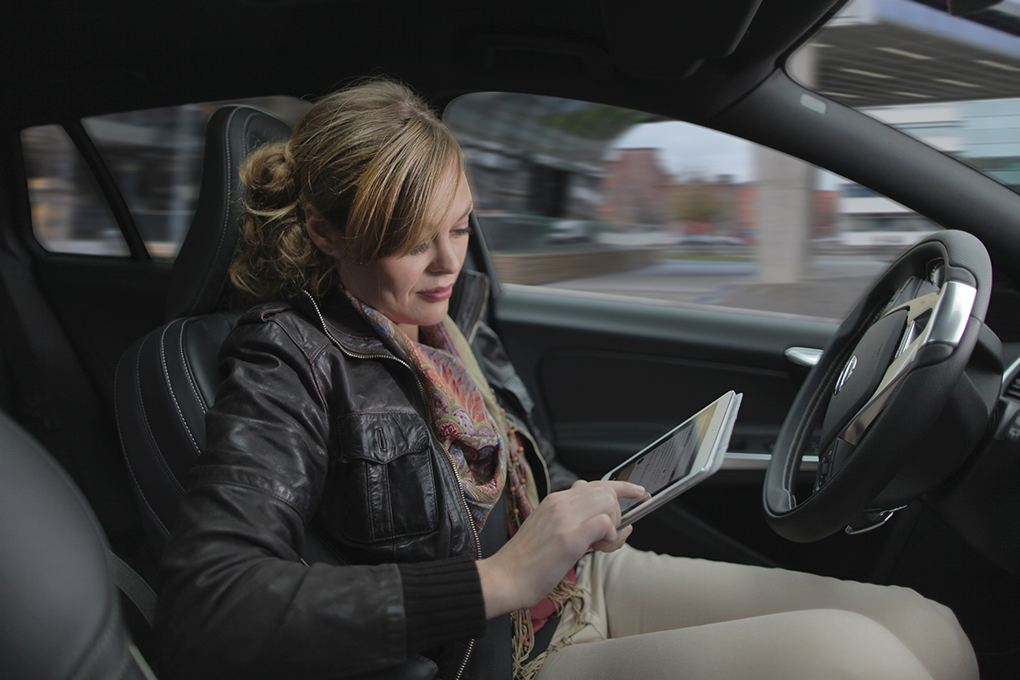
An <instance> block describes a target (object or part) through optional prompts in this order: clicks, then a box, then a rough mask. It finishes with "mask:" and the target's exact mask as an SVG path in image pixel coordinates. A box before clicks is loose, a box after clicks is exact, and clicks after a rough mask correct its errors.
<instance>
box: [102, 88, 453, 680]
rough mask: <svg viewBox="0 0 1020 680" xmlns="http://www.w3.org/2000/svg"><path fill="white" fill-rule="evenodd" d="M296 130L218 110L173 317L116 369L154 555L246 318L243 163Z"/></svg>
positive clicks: (317, 544) (318, 543) (429, 668)
mask: <svg viewBox="0 0 1020 680" xmlns="http://www.w3.org/2000/svg"><path fill="white" fill-rule="evenodd" d="M289 137H290V128H289V127H288V126H287V125H286V124H285V123H283V122H282V121H280V120H278V119H276V118H274V117H273V116H271V115H269V114H267V113H266V112H264V111H260V110H258V109H255V108H252V107H248V106H226V107H223V108H220V109H218V110H217V111H215V112H214V113H213V114H212V116H211V117H210V119H209V123H208V127H207V129H206V140H205V158H204V161H203V168H202V183H201V187H200V190H199V200H198V206H197V209H196V212H195V217H194V219H193V220H192V223H191V228H190V229H189V231H188V235H187V238H186V239H185V240H184V243H183V244H182V245H181V249H180V252H179V253H178V255H177V259H176V260H175V262H174V268H173V272H172V274H171V279H170V290H169V293H168V296H167V303H166V312H165V318H166V319H168V322H167V323H166V324H165V325H163V326H162V327H160V328H157V329H156V330H154V331H152V332H150V333H149V334H147V335H146V336H144V337H143V338H141V339H140V340H138V341H137V342H136V343H135V344H134V345H133V346H132V347H131V348H129V349H128V351H127V352H126V353H125V354H124V356H123V357H122V358H121V360H120V363H119V364H118V366H117V376H116V387H115V404H116V410H117V426H118V428H119V430H120V436H121V445H122V447H123V449H124V455H125V457H126V459H127V464H128V469H129V471H130V474H131V480H132V485H133V491H134V493H135V496H136V498H137V500H138V503H139V506H140V510H141V513H142V517H143V523H144V525H145V529H146V533H147V537H148V540H149V543H150V546H151V547H152V549H153V552H154V554H155V555H156V557H157V559H158V556H159V555H160V554H161V553H162V551H163V548H164V546H165V545H166V542H167V540H168V539H169V537H170V532H171V530H172V528H173V524H174V519H175V517H176V514H177V508H178V505H179V504H180V501H181V499H182V498H183V497H184V493H185V486H186V483H187V475H188V471H189V470H190V469H191V467H192V466H193V465H194V463H195V461H196V460H197V459H198V457H199V456H200V455H201V453H202V449H203V447H204V446H205V414H206V412H207V411H208V410H209V407H210V406H211V405H212V403H213V401H214V400H215V398H216V390H217V388H218V387H219V385H220V382H221V380H222V379H221V376H220V372H219V366H218V353H219V349H220V346H221V345H222V343H223V341H224V340H225V339H226V337H227V335H228V334H229V333H230V331H231V330H232V329H233V328H234V326H235V325H236V323H237V319H238V317H239V316H240V311H239V310H236V309H232V308H231V302H232V299H231V297H232V294H231V290H232V288H231V286H230V282H229V277H228V273H227V269H228V267H229V264H230V261H231V259H232V257H233V255H234V248H235V245H236V243H237V237H238V216H239V212H240V211H239V207H240V206H239V191H240V180H239V176H238V170H239V168H240V167H241V164H242V163H243V162H244V160H245V159H246V158H247V157H248V155H249V154H250V153H251V152H252V151H253V150H254V149H256V148H257V147H259V146H260V145H262V144H267V143H273V142H278V141H284V140H286V139H288V138H289ZM301 556H302V559H303V560H304V561H305V562H306V563H308V564H313V563H316V562H325V563H329V564H337V563H338V560H337V558H336V557H334V555H333V553H332V552H331V550H330V549H329V548H328V546H327V544H326V542H325V541H323V540H322V539H320V538H319V537H318V536H317V535H316V534H315V532H314V529H313V528H312V527H309V528H308V531H307V533H306V536H305V541H304V545H303V550H302V555H301ZM434 669H435V666H434V664H432V663H431V662H429V661H427V660H425V659H421V660H412V661H409V662H407V663H406V664H405V665H403V666H399V667H397V668H395V669H392V670H391V671H385V672H383V673H381V674H373V675H371V676H369V677H372V678H430V677H432V675H433V672H434Z"/></svg>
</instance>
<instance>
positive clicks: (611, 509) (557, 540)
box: [478, 480, 645, 618]
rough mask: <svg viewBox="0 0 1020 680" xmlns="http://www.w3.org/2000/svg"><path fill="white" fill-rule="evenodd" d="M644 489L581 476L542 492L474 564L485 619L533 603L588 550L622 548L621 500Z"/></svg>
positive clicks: (625, 534)
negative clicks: (511, 531) (509, 534)
mask: <svg viewBox="0 0 1020 680" xmlns="http://www.w3.org/2000/svg"><path fill="white" fill-rule="evenodd" d="M644 493H645V490H644V489H643V488H642V487H640V486H638V485H636V484H631V483H630V482H619V481H613V482H602V481H599V482H585V481H583V480H580V481H577V482H574V485H573V486H572V487H571V488H570V489H568V490H566V491H558V492H556V493H553V494H549V495H548V496H546V498H545V499H544V500H543V501H542V502H541V503H540V504H539V506H538V507H537V508H535V510H534V512H532V513H531V515H530V516H529V517H528V519H527V520H525V522H524V524H522V525H521V528H520V529H519V530H518V531H517V533H516V534H515V535H514V537H513V538H511V539H510V540H509V541H508V542H507V543H506V545H504V546H503V547H502V548H501V549H500V550H499V552H497V553H496V554H495V555H493V556H492V557H489V558H486V559H484V560H479V562H478V575H479V578H480V579H481V582H482V595H483V597H484V598H485V616H486V618H492V617H494V616H499V615H500V614H505V613H507V612H510V611H513V610H515V609H522V608H524V609H526V608H529V607H532V606H534V605H535V604H537V603H538V602H539V601H540V600H541V599H542V598H543V597H545V596H546V595H548V594H549V592H550V591H551V590H552V589H553V588H555V587H556V584H557V583H559V582H560V580H561V579H562V578H563V575H564V574H566V573H567V572H568V571H569V570H570V567H572V566H573V565H574V563H575V562H577V560H578V559H580V557H581V556H582V555H584V553H586V552H588V551H589V550H602V551H605V552H610V551H613V550H616V549H618V548H619V547H620V546H622V545H623V544H624V542H625V541H626V540H627V537H628V536H629V535H630V532H631V529H632V527H629V526H628V527H626V528H624V529H623V530H622V531H617V530H616V527H617V526H619V524H620V499H621V498H641V497H642V496H643V495H644Z"/></svg>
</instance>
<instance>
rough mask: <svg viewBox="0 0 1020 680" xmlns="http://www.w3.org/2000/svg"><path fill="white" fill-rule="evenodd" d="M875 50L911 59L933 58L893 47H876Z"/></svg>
mask: <svg viewBox="0 0 1020 680" xmlns="http://www.w3.org/2000/svg"><path fill="white" fill-rule="evenodd" d="M875 49H876V50H881V51H882V52H888V53H889V54H898V55H900V56H901V57H910V58H911V59H932V58H933V57H929V56H926V55H924V54H918V53H917V52H908V51H906V50H900V49H897V48H895V47H876V48H875Z"/></svg>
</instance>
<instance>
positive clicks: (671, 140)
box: [611, 121, 846, 189]
mask: <svg viewBox="0 0 1020 680" xmlns="http://www.w3.org/2000/svg"><path fill="white" fill-rule="evenodd" d="M649 147H651V148H658V149H659V159H660V160H661V162H662V163H663V164H664V165H665V170H667V171H668V172H670V173H672V174H673V175H674V176H676V177H678V178H679V179H681V180H684V179H689V178H693V177H700V178H705V179H715V178H716V177H718V176H719V175H733V178H734V181H735V182H752V181H754V179H755V172H754V144H752V143H751V142H748V141H745V140H743V139H739V138H737V137H732V136H730V135H727V134H724V133H722V132H716V131H715V130H709V129H708V128H703V127H699V126H697V125H693V124H691V123H682V122H679V121H668V122H662V123H645V124H643V125H635V126H634V127H632V128H631V129H629V130H627V131H626V132H624V133H623V134H622V135H620V137H618V138H617V139H616V141H615V142H614V143H613V144H612V146H611V148H612V149H613V151H615V150H616V149H640V148H649ZM841 182H846V180H844V179H842V178H840V177H838V176H837V175H833V174H832V173H829V172H825V171H821V172H820V173H819V180H818V186H819V188H822V189H834V188H836V185H837V184H839V183H841Z"/></svg>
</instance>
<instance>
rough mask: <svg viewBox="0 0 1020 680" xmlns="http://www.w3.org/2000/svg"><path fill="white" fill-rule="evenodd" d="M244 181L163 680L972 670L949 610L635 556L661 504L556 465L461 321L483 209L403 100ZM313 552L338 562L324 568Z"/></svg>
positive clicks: (316, 121)
mask: <svg viewBox="0 0 1020 680" xmlns="http://www.w3.org/2000/svg"><path fill="white" fill-rule="evenodd" d="M242 183H243V185H244V186H245V189H246V197H247V214H246V216H245V218H244V224H243V229H242V246H241V248H240V250H239V255H238V257H237V259H236V261H235V263H234V265H233V267H232V272H231V273H232V279H233V281H234V283H235V285H236V286H237V287H238V288H239V289H240V290H242V291H244V292H245V293H247V294H249V295H250V296H251V297H253V298H255V299H257V300H260V301H263V302H262V304H260V305H258V306H256V307H254V308H253V309H252V310H250V311H249V312H248V313H247V314H245V315H244V316H243V317H242V318H241V320H240V322H239V324H238V327H237V328H236V330H235V331H234V332H233V333H232V334H231V336H230V338H229V339H228V340H227V342H226V343H225V345H224V347H223V349H222V352H221V358H222V361H223V365H224V367H225V369H226V374H227V377H226V380H225V382H224V384H223V386H222V387H221V389H220V392H219V394H218V396H217V400H216V404H215V406H214V408H213V409H212V411H211V412H210V414H209V417H208V421H207V439H208V445H207V451H206V452H205V453H204V455H203V457H202V459H201V461H200V463H199V465H198V466H197V467H196V468H195V470H194V471H193V473H192V476H191V479H190V483H189V490H188V495H187V498H186V500H185V502H184V504H183V506H182V510H181V519H180V521H179V524H178V526H177V527H176V529H175V532H174V536H173V538H172V540H171V543H170V545H169V546H168V548H167V551H166V554H165V555H164V559H163V563H162V576H163V582H164V588H163V592H162V594H161V597H160V610H159V617H158V628H159V633H160V636H161V639H162V644H163V669H164V670H165V671H168V672H169V673H170V674H171V675H174V676H180V677H189V678H196V677H205V676H209V677H213V676H215V677H224V676H238V677H246V678H251V677H288V678H290V677H337V676H343V675H350V674H356V673H364V672H370V671H373V670H377V669H382V668H385V667H387V666H392V665H394V664H397V663H400V662H401V661H404V660H405V659H407V658H410V657H412V656H414V655H424V656H426V657H428V658H430V659H433V660H434V661H435V662H436V663H437V664H438V665H439V672H440V677H443V678H454V677H477V678H501V677H509V675H510V673H511V670H512V672H513V674H514V676H515V677H536V676H537V677H538V678H540V679H541V680H553V679H556V678H591V677H607V678H608V677H623V676H625V675H626V676H635V677H642V678H647V677H691V678H723V677H726V678H740V677H748V678H752V677H753V678H764V677H783V678H789V677H805V678H806V677H903V678H914V677H916V678H947V679H948V678H968V677H975V678H976V677H977V670H976V662H975V660H974V656H973V652H972V650H971V648H970V645H969V643H968V642H967V640H966V637H965V636H964V635H963V633H962V631H961V630H960V629H959V626H958V624H957V623H956V620H955V617H954V616H953V615H952V613H951V612H949V610H948V609H945V608H944V607H941V606H940V605H937V604H935V603H932V602H929V601H927V600H924V599H923V598H921V597H920V596H918V595H917V594H916V593H913V592H912V591H908V590H905V589H898V588H881V587H877V586H870V585H864V584H856V583H847V582H840V581H836V580H834V579H827V578H822V577H816V576H811V575H806V574H795V573H791V572H785V571H782V570H770V569H759V568H753V567H745V566H740V565H726V564H714V563H708V562H703V561H699V560H686V559H680V558H672V557H664V556H659V555H654V554H651V553H642V552H639V551H635V550H631V549H629V548H626V547H625V546H624V542H625V540H626V538H627V536H628V535H629V533H630V528H629V527H628V528H627V529H624V530H622V531H619V532H618V531H616V528H615V527H616V526H617V525H618V520H619V516H620V506H619V500H620V499H621V498H637V497H640V496H641V495H642V494H643V489H641V488H640V487H638V486H635V485H633V484H629V483H627V482H593V483H587V482H584V481H575V479H574V478H573V477H572V475H570V474H569V473H568V472H567V471H565V470H564V469H563V468H561V467H560V466H558V465H556V463H555V460H554V459H553V456H552V451H551V448H550V447H549V446H548V445H547V444H546V443H545V442H544V440H542V439H541V438H540V437H539V436H538V433H537V432H536V430H535V429H534V427H533V425H532V423H531V420H530V404H531V401H530V398H529V397H528V395H527V393H526V392H525V391H524V390H523V388H522V387H520V385H521V383H520V380H519V379H517V378H516V376H515V374H514V372H513V367H512V366H511V365H510V362H509V361H508V359H507V357H506V354H505V353H504V352H503V350H502V347H501V346H500V344H499V340H498V338H497V337H496V336H495V334H493V333H492V331H491V330H490V329H488V328H487V327H486V326H485V325H484V324H483V323H481V322H480V319H481V317H482V307H483V305H484V302H485V299H486V297H487V296H486V289H485V285H486V284H485V282H484V280H483V279H481V278H480V277H477V276H474V277H468V276H465V277H463V282H462V284H460V285H459V287H458V288H457V289H456V292H457V296H456V297H457V304H456V305H455V306H452V307H451V298H453V297H454V292H455V288H454V282H455V281H457V280H458V277H459V276H460V274H461V267H462V265H463V263H464V257H465V253H466V249H467V243H468V239H469V234H470V228H469V223H468V216H469V214H470V212H471V209H472V202H471V193H470V189H469V187H468V183H467V180H466V178H465V176H464V170H463V161H462V157H461V152H460V149H459V147H458V145H457V143H456V141H455V140H454V138H453V137H452V135H451V134H450V133H449V131H448V130H446V128H445V127H444V126H443V125H442V123H441V122H439V121H438V119H437V118H436V117H435V116H434V114H433V113H432V112H431V111H429V109H428V108H427V107H426V106H425V105H424V103H423V102H422V101H421V100H419V99H418V98H417V97H416V96H415V95H413V94H412V93H411V92H410V91H409V90H407V88H405V87H403V86H401V85H399V84H396V83H392V82H387V81H373V82H368V83H364V84H361V85H358V86H355V87H352V88H350V89H348V90H345V91H343V92H339V93H336V94H333V95H330V96H328V97H326V98H324V99H322V100H320V101H319V102H317V103H316V104H315V105H314V106H313V107H312V108H311V109H309V111H308V112H307V113H306V115H305V116H304V117H303V118H302V120H301V121H300V122H299V123H298V124H297V126H296V127H295V130H294V136H293V138H292V139H291V140H290V141H289V142H288V143H286V144H284V145H278V146H271V147H267V148H264V149H262V150H260V151H259V152H257V153H256V154H255V155H254V156H253V158H252V159H251V160H250V162H249V163H248V164H247V166H246V167H245V169H244V171H243V172H242ZM448 312H449V314H448ZM451 317H452V318H451ZM310 535H314V536H315V537H316V538H317V539H321V542H322V543H324V544H325V545H326V546H327V547H328V550H329V551H330V553H331V554H329V555H328V556H326V558H325V559H323V560H314V561H312V560H310V561H312V562H313V563H312V564H310V565H309V564H308V563H306V562H305V561H304V560H302V558H301V554H302V553H303V551H305V550H306V549H307V546H306V543H307V542H308V541H309V540H310V539H309V536H310ZM621 548H622V549H621ZM511 613H512V614H511ZM487 622H488V623H487Z"/></svg>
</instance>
